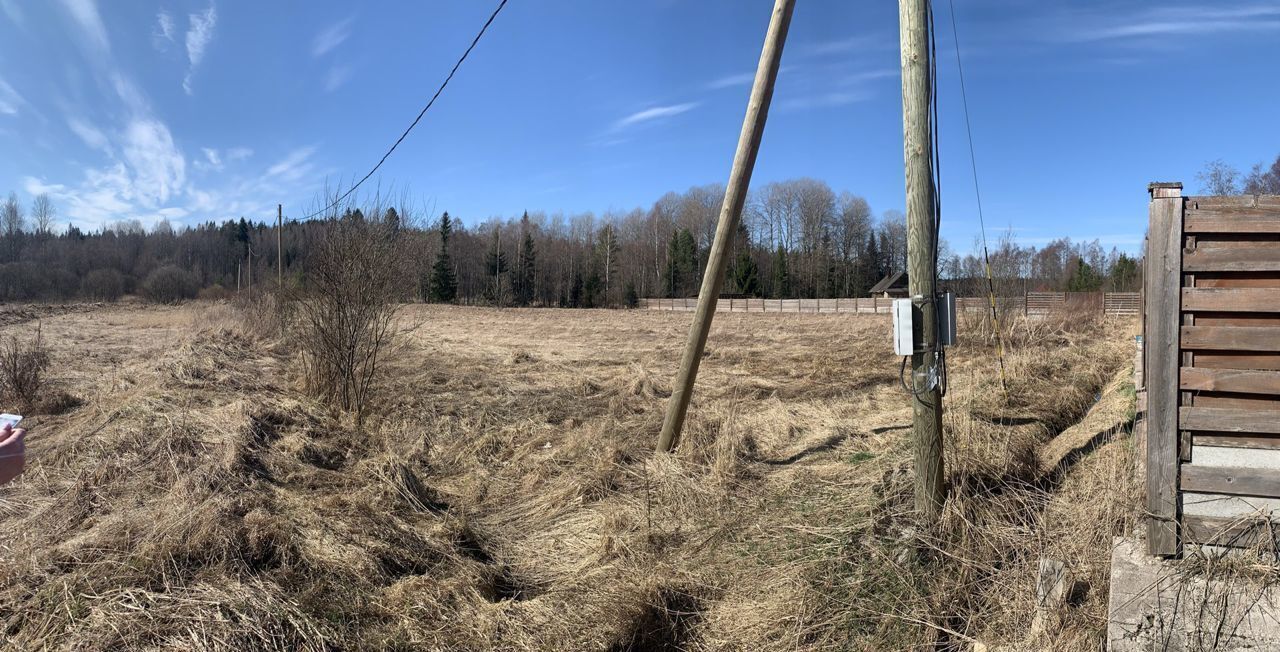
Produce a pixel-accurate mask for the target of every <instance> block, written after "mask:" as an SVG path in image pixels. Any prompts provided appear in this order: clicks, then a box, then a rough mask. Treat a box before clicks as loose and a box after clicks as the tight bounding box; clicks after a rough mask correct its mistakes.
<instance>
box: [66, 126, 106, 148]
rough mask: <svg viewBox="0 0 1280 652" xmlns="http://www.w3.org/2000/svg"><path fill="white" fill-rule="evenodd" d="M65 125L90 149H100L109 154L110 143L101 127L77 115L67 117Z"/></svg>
mask: <svg viewBox="0 0 1280 652" xmlns="http://www.w3.org/2000/svg"><path fill="white" fill-rule="evenodd" d="M67 127H68V128H70V129H71V132H72V133H74V134H75V135H76V136H78V137H79V138H80V140H82V141H84V144H85V145H88V146H89V147H90V148H91V149H96V150H100V151H102V152H105V153H107V154H108V155H110V154H111V143H110V141H108V140H107V135H106V134H104V133H102V130H101V129H98V128H97V127H95V126H93V125H91V124H89V123H88V122H86V121H85V120H83V119H81V118H77V117H69V118H67Z"/></svg>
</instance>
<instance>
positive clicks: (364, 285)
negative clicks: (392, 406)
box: [294, 205, 414, 419]
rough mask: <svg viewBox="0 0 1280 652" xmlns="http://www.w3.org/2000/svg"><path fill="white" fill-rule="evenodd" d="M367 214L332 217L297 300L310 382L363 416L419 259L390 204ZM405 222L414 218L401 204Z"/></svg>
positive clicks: (320, 394)
mask: <svg viewBox="0 0 1280 652" xmlns="http://www.w3.org/2000/svg"><path fill="white" fill-rule="evenodd" d="M362 212H363V214H364V215H365V217H364V218H363V219H355V218H353V217H351V216H350V214H348V215H347V216H344V217H331V218H330V219H329V220H328V222H329V223H328V224H327V228H326V229H325V230H324V232H323V233H322V235H321V237H320V239H319V240H318V242H316V243H315V245H314V249H313V250H312V251H311V252H310V253H309V256H308V264H307V270H306V280H305V282H304V283H303V285H302V288H301V289H300V290H299V291H298V292H297V295H296V296H295V301H294V310H295V311H296V312H295V314H297V315H298V318H299V320H300V322H301V334H300V335H301V336H300V340H299V342H300V349H301V352H302V358H303V364H304V368H305V382H306V386H307V389H308V390H309V391H310V393H312V394H313V395H314V396H316V397H318V398H321V399H323V400H325V401H328V402H329V403H330V404H332V405H333V406H335V407H338V408H340V409H343V410H350V411H353V412H355V413H356V416H357V419H360V418H362V417H363V416H364V414H365V413H366V411H367V409H368V407H369V399H370V397H371V395H372V391H373V388H374V384H375V381H376V379H377V376H378V371H379V368H380V365H381V364H382V362H383V360H384V358H385V356H386V355H387V353H388V350H389V349H390V348H391V346H392V345H393V344H394V338H395V334H396V332H397V324H396V313H397V311H398V308H399V305H400V304H399V302H400V301H401V300H402V299H403V298H404V296H405V285H406V284H405V282H404V279H405V278H407V277H408V276H407V275H408V274H409V273H410V270H412V269H413V265H414V261H413V259H412V255H411V253H412V252H411V247H410V246H409V239H408V238H406V237H404V234H403V232H402V230H401V229H400V228H396V229H393V228H390V226H389V225H388V224H387V223H386V221H385V219H384V218H383V217H382V216H384V215H386V211H385V210H384V209H383V207H382V206H377V205H375V206H371V207H366V208H365V209H364V210H363V211H362ZM398 216H399V219H400V224H401V225H403V224H404V223H405V222H406V220H408V219H409V218H410V212H409V210H408V209H407V208H402V209H399V210H398Z"/></svg>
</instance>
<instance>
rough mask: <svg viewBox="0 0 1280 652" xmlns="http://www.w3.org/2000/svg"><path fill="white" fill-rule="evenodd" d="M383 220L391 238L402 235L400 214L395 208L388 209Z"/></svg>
mask: <svg viewBox="0 0 1280 652" xmlns="http://www.w3.org/2000/svg"><path fill="white" fill-rule="evenodd" d="M383 220H384V221H385V222H386V223H387V231H389V232H390V233H391V237H393V238H394V237H396V236H397V235H400V214H399V213H397V212H396V209H395V207H394V206H393V207H391V208H388V209H387V212H386V213H384V214H383Z"/></svg>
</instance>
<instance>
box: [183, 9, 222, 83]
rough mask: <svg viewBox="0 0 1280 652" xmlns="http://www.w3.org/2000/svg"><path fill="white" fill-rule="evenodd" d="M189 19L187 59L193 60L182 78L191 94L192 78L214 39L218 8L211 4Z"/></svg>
mask: <svg viewBox="0 0 1280 652" xmlns="http://www.w3.org/2000/svg"><path fill="white" fill-rule="evenodd" d="M188 19H189V21H190V27H189V28H188V29H187V59H188V60H189V61H190V62H191V67H190V68H187V76H186V77H184V78H183V79H182V90H184V91H186V92H187V95H190V94H191V78H192V77H193V76H194V75H195V72H196V67H197V66H199V65H200V62H201V61H202V60H203V59H204V52H205V49H206V48H208V47H209V42H210V41H212V40H213V30H214V27H216V26H217V24H218V12H217V8H216V7H214V6H213V5H209V8H208V9H206V10H205V11H204V12H203V13H198V14H191V15H190V16H189V17H188Z"/></svg>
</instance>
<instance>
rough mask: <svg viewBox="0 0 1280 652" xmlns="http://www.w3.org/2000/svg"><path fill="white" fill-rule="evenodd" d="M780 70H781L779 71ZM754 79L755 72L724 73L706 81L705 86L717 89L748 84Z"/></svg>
mask: <svg viewBox="0 0 1280 652" xmlns="http://www.w3.org/2000/svg"><path fill="white" fill-rule="evenodd" d="M779 72H781V71H779ZM755 79H756V73H755V72H743V73H738V74H736V75H725V76H724V77H720V78H719V79H713V80H711V81H710V82H708V83H707V88H709V89H711V90H719V89H721V88H732V87H734V86H749V85H750V84H751V83H752V82H753V81H755Z"/></svg>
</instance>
